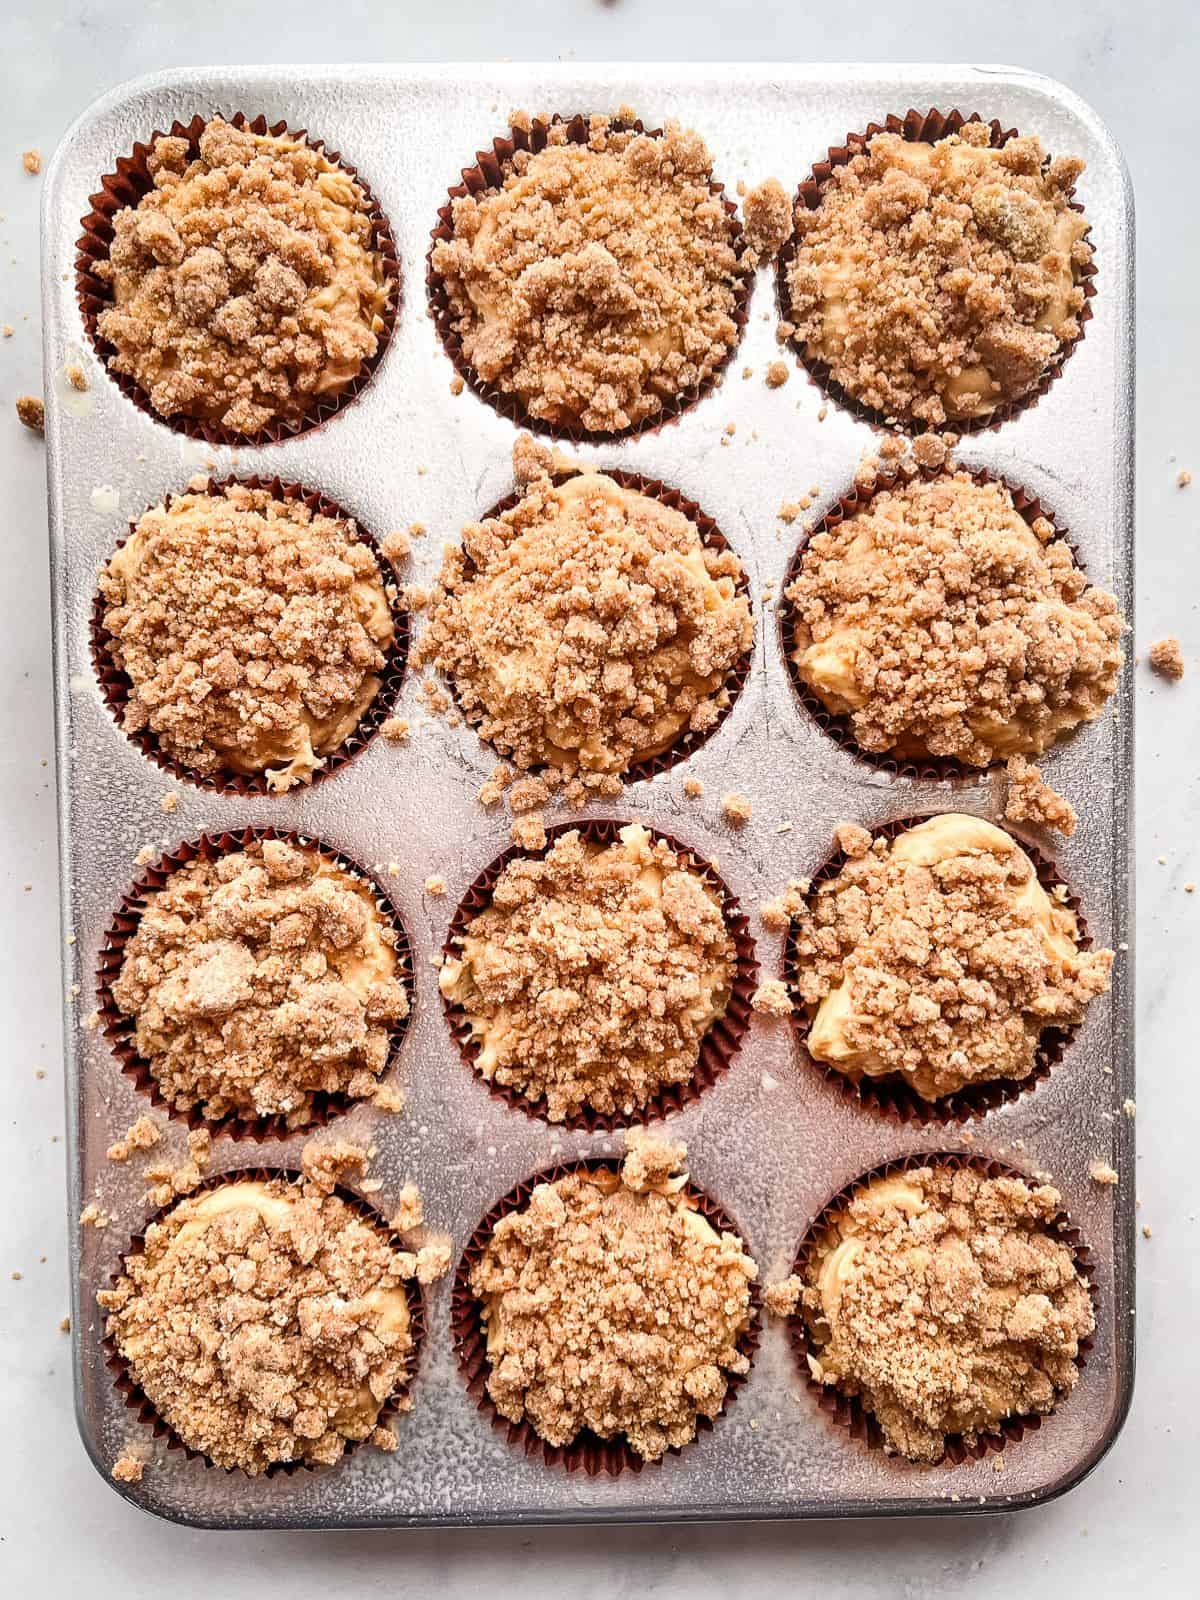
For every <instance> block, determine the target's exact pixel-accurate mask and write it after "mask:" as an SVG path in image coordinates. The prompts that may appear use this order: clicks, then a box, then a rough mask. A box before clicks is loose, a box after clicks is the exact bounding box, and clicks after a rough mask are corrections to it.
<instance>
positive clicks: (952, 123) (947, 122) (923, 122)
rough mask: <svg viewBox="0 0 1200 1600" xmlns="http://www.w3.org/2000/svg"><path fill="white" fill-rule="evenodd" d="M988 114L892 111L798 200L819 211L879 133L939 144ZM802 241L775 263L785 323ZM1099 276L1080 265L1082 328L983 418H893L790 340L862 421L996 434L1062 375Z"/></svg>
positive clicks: (914, 430) (996, 134) (840, 149)
mask: <svg viewBox="0 0 1200 1600" xmlns="http://www.w3.org/2000/svg"><path fill="white" fill-rule="evenodd" d="M982 120H983V119H982V118H981V117H980V116H979V114H978V113H977V112H972V114H971V115H970V116H969V117H964V116H963V114H962V112H961V111H950V112H941V111H935V110H932V109H931V110H929V111H927V112H925V113H924V114H922V113H921V112H919V111H913V110H909V111H907V112H906V113H905V115H904V116H903V117H897V116H893V115H890V114H889V115H888V116H886V117H885V118H884V120H883V121H882V122H871V123H868V124H867V127H866V130H865V131H864V132H863V133H849V134H847V135H846V142H845V144H844V145H831V146H830V147H829V153H828V155H827V156H826V158H825V160H823V161H817V162H814V163H813V169H812V176H811V177H809V178H805V179H804V180H803V182H802V183H801V184H800V186H799V188H798V189H797V190H796V199H795V205H796V207H799V206H801V205H803V206H805V207H807V209H808V210H809V211H815V210H816V209H817V207H818V206H819V205H820V203H821V196H822V191H823V189H824V187H825V184H826V183H827V182H828V180H829V176H830V173H831V172H833V171H834V169H835V168H837V167H844V166H846V165H848V163H849V162H851V161H852V160H853V159H854V157H855V156H858V155H861V154H862V153H863V151H864V150H865V149H866V146H867V143H868V141H869V140H871V139H873V138H874V137H875V135H876V134H877V133H896V134H899V135H900V136H901V138H903V139H906V140H908V141H909V143H936V141H937V140H938V139H942V138H944V137H945V136H946V135H947V134H951V133H958V131H959V130H960V129H961V128H962V126H963V124H964V123H966V122H981V121H982ZM988 130H989V132H990V134H991V138H990V141H989V142H990V144H991V147H992V149H994V150H998V149H1000V148H1001V147H1002V146H1003V145H1006V144H1007V143H1008V141H1009V140H1010V139H1015V138H1016V137H1017V129H1016V128H1007V129H1005V128H1003V127H1002V125H1001V124H1000V123H999V122H998V121H996V120H995V119H993V120H992V121H991V122H989V123H988ZM1070 205H1071V209H1072V210H1073V211H1078V212H1079V213H1080V214H1081V215H1082V213H1083V207H1082V206H1081V205H1079V204H1077V202H1075V201H1074V200H1072V201H1071V202H1070ZM796 249H797V240H796V237H795V235H794V234H793V236H792V237H791V238H790V239H789V240H788V242H787V244H785V245H784V247H783V249H782V250H781V251H780V252H779V256H778V259H777V261H776V268H775V292H776V298H777V300H778V304H779V315H780V318H781V319H782V320H783V321H784V322H791V320H792V316H791V303H792V302H791V293H790V291H789V289H788V273H789V272H790V270H791V265H792V262H793V261H794V260H795V256H796ZM1095 276H1096V263H1095V260H1094V259H1093V260H1091V261H1089V262H1088V264H1087V265H1086V266H1084V267H1076V268H1075V281H1076V286H1077V287H1078V288H1081V289H1082V290H1083V292H1084V295H1085V296H1086V299H1085V301H1084V304H1083V308H1082V309H1081V310H1080V312H1079V323H1080V330H1079V333H1078V335H1077V336H1076V337H1075V338H1074V339H1071V340H1069V341H1068V342H1067V343H1065V344H1064V345H1063V346H1062V348H1061V349H1060V351H1059V353H1058V355H1057V356H1056V357H1055V359H1054V360H1053V361H1052V362H1051V364H1050V365H1049V366H1048V367H1047V368H1046V370H1045V371H1044V372H1043V373H1042V376H1041V377H1040V378H1039V379H1038V381H1037V382H1036V383H1035V384H1034V385H1033V386H1032V388H1030V389H1028V390H1026V392H1025V393H1024V394H1023V395H1020V396H1018V397H1017V398H1016V399H1014V400H1006V401H1004V402H1002V403H1001V404H1000V405H998V406H997V407H996V409H995V410H994V411H989V412H988V413H987V414H986V415H985V416H981V417H955V418H951V419H949V420H948V421H946V422H942V423H927V422H924V421H921V420H918V419H916V418H912V417H899V418H898V417H891V418H889V417H887V416H885V415H884V413H883V412H881V411H876V410H875V409H874V408H873V407H871V406H868V405H865V404H864V403H863V402H862V401H861V400H858V399H856V398H855V396H854V395H852V394H851V393H850V392H849V391H848V390H847V389H844V388H843V387H842V385H841V384H840V383H838V382H837V380H836V379H835V378H833V377H832V376H831V374H830V369H829V366H828V364H827V363H826V362H824V361H820V360H818V359H817V358H816V357H815V356H810V355H808V353H807V349H806V347H805V345H804V342H803V341H802V340H800V339H798V338H796V337H795V336H793V337H791V338H789V339H788V341H787V343H788V344H789V346H790V347H791V349H792V350H793V352H794V353H795V355H796V356H797V357H798V359H799V361H800V364H801V366H802V367H803V368H804V369H805V371H806V372H807V373H808V375H809V377H810V378H811V379H812V381H813V383H815V384H816V386H817V388H818V389H820V390H821V391H822V392H823V393H825V394H827V395H828V396H829V398H830V399H831V400H833V401H834V403H835V404H837V405H839V406H841V407H842V408H843V410H845V411H849V412H850V413H851V415H852V416H855V417H857V418H858V419H859V421H860V422H866V423H869V424H870V426H871V427H873V428H876V429H879V430H881V431H886V432H891V431H893V430H896V431H898V432H901V433H909V434H918V433H925V432H928V431H930V430H932V431H933V432H939V431H941V430H943V429H950V430H952V431H953V432H955V433H960V434H961V433H990V432H994V431H995V430H996V429H997V428H999V427H1002V426H1003V424H1004V423H1006V422H1008V421H1010V420H1011V419H1012V418H1013V417H1016V416H1019V415H1020V413H1021V412H1022V411H1028V410H1030V409H1031V408H1032V407H1033V406H1035V405H1037V403H1038V401H1039V400H1040V399H1041V398H1042V396H1043V395H1044V394H1045V393H1046V392H1047V391H1048V390H1049V388H1050V386H1051V384H1052V383H1053V382H1054V380H1055V379H1056V378H1057V377H1059V375H1060V374H1061V372H1062V369H1063V367H1064V365H1065V364H1066V362H1067V359H1068V357H1069V356H1070V355H1071V353H1072V351H1073V350H1074V349H1075V346H1076V345H1077V344H1079V342H1080V340H1081V339H1082V338H1083V335H1084V332H1085V326H1084V325H1085V324H1086V323H1088V322H1089V321H1090V320H1091V316H1092V308H1091V305H1090V301H1091V300H1092V299H1094V297H1095V294H1096V285H1095V282H1094V279H1095Z"/></svg>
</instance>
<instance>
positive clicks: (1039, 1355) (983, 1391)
mask: <svg viewBox="0 0 1200 1600" xmlns="http://www.w3.org/2000/svg"><path fill="white" fill-rule="evenodd" d="M1061 1205H1062V1199H1061V1196H1060V1195H1059V1193H1058V1191H1057V1190H1056V1189H1053V1188H1050V1187H1049V1186H1048V1185H1039V1186H1037V1187H1033V1186H1031V1185H1030V1184H1027V1183H1026V1182H1025V1181H1024V1180H1023V1179H1020V1178H1009V1177H1001V1178H986V1177H984V1176H983V1175H982V1174H980V1173H978V1172H975V1171H973V1170H971V1169H970V1168H967V1169H963V1170H958V1171H954V1170H951V1169H949V1168H945V1167H921V1168H917V1169H916V1170H913V1171H905V1172H900V1173H897V1174H894V1175H891V1176H886V1177H882V1178H875V1179H872V1180H870V1181H869V1182H867V1183H866V1184H864V1185H862V1186H861V1187H860V1188H859V1189H858V1190H856V1191H855V1193H854V1194H853V1195H852V1196H851V1197H850V1198H849V1199H848V1200H847V1201H846V1203H845V1204H844V1205H843V1206H841V1207H840V1208H839V1209H838V1211H837V1212H836V1213H835V1215H834V1216H833V1217H832V1219H831V1220H830V1222H829V1225H828V1227H827V1228H826V1229H825V1230H824V1232H823V1234H822V1235H821V1236H820V1237H819V1238H818V1239H816V1240H815V1241H814V1243H813V1245H812V1247H811V1248H810V1250H809V1252H808V1258H807V1261H806V1263H805V1268H804V1271H803V1273H802V1285H803V1286H802V1290H801V1294H800V1306H799V1309H800V1313H801V1315H802V1316H803V1317H804V1320H805V1322H806V1323H807V1325H808V1328H809V1336H810V1345H811V1349H810V1354H809V1366H810V1368H811V1370H812V1374H813V1376H814V1377H815V1378H816V1379H817V1380H818V1382H820V1383H824V1384H828V1385H829V1386H830V1387H831V1388H835V1389H837V1390H839V1391H840V1392H842V1393H844V1394H851V1395H858V1396H859V1398H860V1399H861V1401H862V1404H863V1406H864V1408H865V1409H866V1410H867V1411H869V1412H870V1413H871V1414H872V1415H873V1416H874V1418H875V1420H876V1421H877V1422H878V1423H879V1426H880V1427H881V1428H882V1430H883V1434H884V1440H885V1443H886V1446H887V1448H888V1449H890V1450H895V1451H897V1452H898V1453H899V1454H901V1455H904V1456H907V1457H908V1458H909V1459H910V1460H912V1461H938V1460H940V1459H941V1457H942V1456H943V1454H944V1453H945V1449H946V1441H947V1437H948V1436H949V1435H962V1436H964V1438H965V1439H966V1441H967V1442H968V1443H973V1442H974V1441H975V1440H976V1439H977V1438H979V1437H980V1436H983V1435H987V1434H992V1433H998V1432H999V1431H1000V1428H1001V1424H1002V1423H1003V1422H1004V1421H1005V1419H1006V1418H1009V1417H1017V1416H1028V1415H1039V1414H1040V1415H1044V1414H1045V1413H1046V1412H1049V1411H1052V1410H1053V1409H1054V1407H1055V1406H1056V1405H1057V1404H1058V1403H1059V1401H1061V1400H1062V1399H1063V1398H1064V1397H1065V1396H1066V1395H1068V1394H1069V1393H1070V1392H1071V1390H1072V1389H1073V1388H1074V1387H1075V1383H1076V1381H1077V1379H1078V1376H1079V1366H1078V1361H1079V1345H1080V1341H1081V1340H1083V1339H1085V1338H1087V1337H1088V1336H1089V1335H1090V1334H1091V1333H1092V1331H1093V1329H1094V1328H1095V1319H1094V1316H1093V1313H1092V1304H1091V1297H1090V1295H1089V1292H1088V1286H1087V1282H1086V1280H1085V1278H1084V1277H1083V1275H1082V1273H1081V1272H1080V1271H1079V1268H1078V1266H1077V1264H1076V1261H1075V1258H1074V1255H1073V1253H1072V1251H1071V1248H1070V1246H1069V1245H1068V1244H1067V1243H1066V1242H1064V1241H1063V1240H1062V1239H1060V1238H1058V1237H1057V1236H1056V1234H1055V1233H1054V1232H1053V1231H1052V1229H1053V1225H1054V1223H1055V1221H1056V1219H1057V1217H1058V1215H1059V1213H1060V1210H1061ZM781 1287H782V1288H787V1287H788V1286H787V1285H784V1286H781ZM788 1298H790V1295H784V1296H783V1297H782V1299H783V1303H784V1305H786V1301H787V1299H788Z"/></svg>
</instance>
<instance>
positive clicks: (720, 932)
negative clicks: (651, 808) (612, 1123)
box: [439, 823, 737, 1122]
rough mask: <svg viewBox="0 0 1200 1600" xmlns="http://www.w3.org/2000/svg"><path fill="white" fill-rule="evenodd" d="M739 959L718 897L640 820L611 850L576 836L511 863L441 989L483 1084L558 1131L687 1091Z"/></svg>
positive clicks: (446, 968)
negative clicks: (511, 1092)
mask: <svg viewBox="0 0 1200 1600" xmlns="http://www.w3.org/2000/svg"><path fill="white" fill-rule="evenodd" d="M736 962H737V953H736V948H735V946H734V943H733V940H732V938H731V937H730V934H729V931H728V929H727V927H726V924H725V919H724V915H723V913H722V911H721V906H720V902H719V900H718V899H717V896H716V894H715V893H714V892H713V891H712V890H711V889H710V888H709V887H708V886H707V885H706V883H705V881H704V879H703V878H702V877H701V875H700V873H699V872H698V871H697V870H696V869H695V868H694V867H693V866H691V864H690V863H689V862H688V860H687V858H686V857H683V856H681V855H679V854H678V853H677V852H676V851H675V850H673V849H672V848H671V846H670V845H669V844H667V842H666V841H665V840H663V839H655V838H654V837H653V836H652V835H650V834H649V833H647V831H646V829H645V828H643V827H641V826H640V825H639V824H636V823H633V824H630V825H629V826H627V827H625V828H622V829H621V834H620V839H619V841H614V843H612V844H609V845H600V844H597V843H594V842H592V841H589V840H588V839H586V838H585V837H584V836H582V835H581V834H580V833H578V832H575V831H571V832H569V833H564V834H562V835H560V836H559V837H558V838H557V839H556V840H555V842H554V844H553V845H552V847H551V849H550V850H549V852H548V853H547V854H546V855H545V856H543V857H537V858H531V857H526V856H520V857H517V858H515V859H514V860H512V861H510V862H509V864H508V865H507V866H506V867H505V869H504V871H503V872H502V873H501V874H500V877H499V878H498V879H497V881H496V884H495V887H494V888H493V890H492V897H491V902H490V904H489V905H488V906H486V907H485V908H484V910H483V911H481V912H479V913H478V915H477V916H475V917H473V918H472V920H471V921H470V922H469V923H468V924H467V926H466V928H465V929H464V931H463V934H462V935H461V938H460V941H459V944H458V952H457V953H456V955H455V956H453V957H452V958H450V959H449V960H447V961H446V962H445V963H444V964H443V966H442V970H441V975H440V978H439V983H440V986H441V990H442V993H443V994H444V995H445V996H446V997H447V998H448V999H449V1000H451V1001H453V1002H454V1003H455V1004H456V1005H458V1006H460V1007H461V1008H462V1010H463V1011H464V1012H465V1013H466V1015H467V1017H468V1019H469V1021H470V1023H471V1026H472V1031H473V1034H474V1037H475V1038H476V1039H477V1040H478V1041H479V1044H480V1054H479V1057H478V1060H477V1065H478V1068H479V1070H480V1071H481V1072H482V1073H483V1075H484V1076H485V1077H486V1078H488V1079H489V1080H492V1079H494V1080H495V1081H496V1082H497V1083H500V1084H504V1085H506V1086H511V1087H512V1088H514V1089H516V1090H517V1092H518V1093H520V1094H522V1095H524V1096H525V1097H526V1098H527V1099H529V1100H531V1101H538V1100H540V1099H541V1098H542V1097H543V1096H544V1097H545V1099H546V1115H547V1117H548V1118H549V1119H550V1120H551V1121H552V1122H559V1121H562V1119H563V1118H564V1117H569V1116H575V1115H577V1114H578V1113H579V1112H580V1111H581V1110H583V1109H584V1108H589V1109H591V1110H593V1111H598V1112H603V1113H619V1114H623V1115H631V1114H632V1113H634V1112H636V1111H638V1110H640V1109H641V1108H643V1107H644V1106H646V1105H647V1104H648V1103H649V1102H650V1101H651V1100H653V1099H654V1097H655V1096H656V1095H657V1094H659V1093H660V1092H661V1090H662V1089H663V1088H665V1087H666V1086H668V1085H670V1084H678V1083H686V1082H689V1081H690V1079H691V1077H692V1075H693V1073H694V1072H695V1069H696V1063H697V1061H698V1059H699V1055H700V1048H701V1044H702V1042H703V1039H704V1035H705V1034H706V1033H707V1031H708V1029H709V1028H710V1027H711V1026H712V1024H713V1023H714V1022H715V1021H716V1020H717V1018H718V1017H720V1016H721V1015H722V1014H723V1013H724V1010H725V1007H726V1005H727V1004H728V1001H729V996H730V992H731V987H732V983H733V977H734V972H735V969H736Z"/></svg>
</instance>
